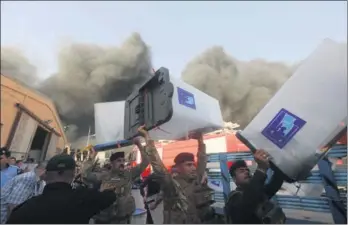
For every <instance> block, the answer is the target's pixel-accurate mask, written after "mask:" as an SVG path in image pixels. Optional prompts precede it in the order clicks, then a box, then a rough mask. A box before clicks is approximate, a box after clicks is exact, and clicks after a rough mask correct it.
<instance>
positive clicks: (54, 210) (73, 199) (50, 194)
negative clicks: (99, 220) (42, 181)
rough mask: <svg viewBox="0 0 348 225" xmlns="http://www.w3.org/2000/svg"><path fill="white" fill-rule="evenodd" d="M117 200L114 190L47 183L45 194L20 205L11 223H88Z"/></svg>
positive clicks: (12, 215) (15, 210)
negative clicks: (77, 187)
mask: <svg viewBox="0 0 348 225" xmlns="http://www.w3.org/2000/svg"><path fill="white" fill-rule="evenodd" d="M115 200H116V195H115V193H114V192H112V191H104V192H99V191H97V190H91V189H72V187H71V185H70V184H67V183H52V184H47V185H46V187H45V189H44V191H43V193H42V195H39V196H36V197H33V198H31V199H29V200H27V201H25V202H24V203H23V204H21V205H19V206H17V207H16V208H15V209H14V210H13V211H12V213H11V215H10V218H9V219H8V221H7V223H8V224H34V223H38V224H69V223H72V224H86V223H87V224H88V223H89V220H90V218H92V217H93V216H94V215H95V214H97V213H99V212H100V211H101V210H103V209H105V208H107V207H109V206H110V205H111V204H112V203H113V202H114V201H115Z"/></svg>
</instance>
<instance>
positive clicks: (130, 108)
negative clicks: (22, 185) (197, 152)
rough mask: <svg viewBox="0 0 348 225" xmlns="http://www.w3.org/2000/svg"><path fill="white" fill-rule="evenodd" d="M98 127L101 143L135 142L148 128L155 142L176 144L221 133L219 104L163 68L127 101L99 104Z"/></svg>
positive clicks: (221, 122) (98, 137)
mask: <svg viewBox="0 0 348 225" xmlns="http://www.w3.org/2000/svg"><path fill="white" fill-rule="evenodd" d="M94 109H95V123H96V124H95V127H96V138H97V142H98V143H102V142H101V141H103V142H108V141H115V140H123V139H131V138H133V137H135V136H137V134H138V131H137V129H138V127H139V126H141V125H145V126H146V129H147V130H149V134H150V136H151V138H152V139H154V140H175V139H180V138H184V137H186V136H187V135H188V134H189V133H190V132H193V131H197V130H202V131H208V130H209V131H210V130H214V129H221V128H222V127H223V119H222V115H221V110H220V105H219V101H218V100H216V99H214V98H212V97H211V96H209V95H207V94H205V93H203V92H201V91H199V90H198V89H196V88H194V87H192V86H191V85H188V84H186V83H185V82H183V81H182V80H180V79H177V78H173V77H171V76H170V75H169V71H168V69H166V68H163V67H162V68H160V69H159V70H158V71H156V73H155V75H154V76H153V77H151V78H149V80H148V81H147V82H145V83H144V84H143V85H142V86H140V88H139V89H138V90H136V91H134V92H133V93H132V94H131V95H130V96H129V97H128V98H127V99H126V101H122V102H108V103H98V104H95V106H94Z"/></svg>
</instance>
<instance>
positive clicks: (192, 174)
mask: <svg viewBox="0 0 348 225" xmlns="http://www.w3.org/2000/svg"><path fill="white" fill-rule="evenodd" d="M139 131H140V132H141V133H142V135H143V136H144V137H145V140H146V142H147V145H146V153H147V156H148V158H149V160H150V163H151V165H152V168H153V170H154V173H157V174H159V175H161V176H159V177H162V182H161V188H162V192H163V217H164V218H163V220H164V221H163V223H173V224H174V223H175V224H186V223H211V219H212V218H213V217H214V211H213V208H212V207H211V205H212V204H213V203H214V201H213V200H212V196H213V190H212V189H210V188H209V187H208V186H207V184H206V182H204V177H205V170H206V166H207V155H206V150H205V145H204V142H203V136H202V134H201V133H196V134H195V135H191V138H194V139H196V140H197V141H198V152H197V159H198V160H197V167H196V165H195V159H194V158H195V157H194V155H193V154H192V153H187V152H183V153H180V154H178V155H177V156H176V157H175V159H174V163H175V165H174V168H175V172H176V173H177V174H176V175H175V176H173V175H172V174H171V173H169V172H168V170H167V169H166V167H165V166H164V164H163V162H162V160H161V159H160V157H159V155H158V152H157V150H156V148H155V146H154V144H153V141H152V140H151V139H150V137H149V134H148V132H147V131H145V130H144V128H143V127H140V128H139Z"/></svg>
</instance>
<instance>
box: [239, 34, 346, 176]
mask: <svg viewBox="0 0 348 225" xmlns="http://www.w3.org/2000/svg"><path fill="white" fill-rule="evenodd" d="M346 127H347V45H346V44H338V43H336V42H334V41H331V40H325V41H324V42H323V43H322V44H321V45H320V46H319V47H318V48H317V49H316V50H315V51H314V52H313V53H312V54H311V55H310V56H309V57H308V58H307V59H306V60H305V61H304V62H303V63H302V64H301V65H300V67H299V68H298V69H297V71H296V72H295V73H294V74H293V75H292V77H290V78H289V80H288V81H287V82H286V83H285V84H284V85H283V86H282V87H281V89H280V90H279V91H278V92H277V93H276V95H275V96H274V97H273V98H272V99H271V100H270V101H269V102H268V103H267V105H266V106H265V107H264V108H263V109H262V110H261V111H260V113H259V114H258V115H257V116H256V117H255V118H254V119H253V120H252V121H251V122H250V124H249V125H248V126H247V127H246V128H245V129H244V130H243V131H242V132H241V135H242V136H243V137H244V138H246V139H247V140H248V141H249V142H250V143H251V144H252V145H254V146H255V147H256V148H263V149H265V150H266V151H268V152H269V153H270V155H271V156H272V157H273V160H272V162H273V163H274V164H275V165H276V167H278V168H279V169H280V170H281V171H282V172H283V173H284V174H285V175H286V176H287V178H289V179H290V180H292V181H296V180H302V179H305V178H306V177H307V176H308V175H309V174H310V170H311V169H312V168H313V167H314V166H315V165H316V164H317V162H318V161H319V160H320V159H321V158H322V157H323V156H324V155H325V153H326V152H327V148H324V147H325V146H326V145H327V144H328V143H329V142H330V141H332V140H333V139H334V138H335V137H336V136H337V135H338V134H339V133H341V132H342V130H344V129H346Z"/></svg>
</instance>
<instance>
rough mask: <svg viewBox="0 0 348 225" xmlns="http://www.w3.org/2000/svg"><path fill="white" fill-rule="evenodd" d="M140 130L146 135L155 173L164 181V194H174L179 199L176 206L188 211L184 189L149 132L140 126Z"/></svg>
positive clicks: (148, 156) (148, 154)
mask: <svg viewBox="0 0 348 225" xmlns="http://www.w3.org/2000/svg"><path fill="white" fill-rule="evenodd" d="M139 132H140V133H141V134H142V135H143V136H144V138H145V141H146V147H145V153H146V156H147V158H148V160H149V162H150V164H151V166H152V168H153V170H154V173H156V174H157V176H158V177H160V179H161V181H162V183H161V188H162V190H163V194H164V195H165V196H172V197H175V198H176V199H178V200H177V201H176V202H175V203H174V204H175V205H176V207H178V209H180V210H181V211H183V212H184V213H186V211H187V208H188V201H187V198H186V197H185V195H184V192H183V190H181V188H180V185H179V184H178V183H177V182H176V181H175V180H174V179H173V177H172V175H171V174H170V173H169V172H168V170H167V169H166V167H165V166H164V164H163V162H162V160H161V158H160V156H159V154H158V152H157V149H156V147H155V143H154V141H153V140H151V138H150V137H149V134H148V132H147V131H145V130H144V128H143V127H140V128H139Z"/></svg>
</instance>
